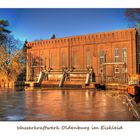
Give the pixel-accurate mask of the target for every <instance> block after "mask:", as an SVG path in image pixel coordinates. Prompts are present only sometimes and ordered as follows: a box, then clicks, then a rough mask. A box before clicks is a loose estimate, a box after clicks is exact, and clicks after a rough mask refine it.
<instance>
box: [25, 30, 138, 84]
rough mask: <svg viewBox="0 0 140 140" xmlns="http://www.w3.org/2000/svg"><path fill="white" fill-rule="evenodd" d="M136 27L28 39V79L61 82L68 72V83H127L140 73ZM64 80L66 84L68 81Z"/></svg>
mask: <svg viewBox="0 0 140 140" xmlns="http://www.w3.org/2000/svg"><path fill="white" fill-rule="evenodd" d="M138 38H139V36H138V33H137V30H136V29H135V28H129V29H126V30H116V31H111V32H102V33H95V34H85V35H79V36H70V37H64V38H52V39H48V40H38V41H33V42H28V43H27V44H26V46H27V69H26V81H37V79H38V77H39V73H40V72H41V71H44V72H46V73H47V76H44V77H43V82H45V81H46V82H57V81H58V82H59V81H60V79H61V78H62V75H63V73H64V72H66V73H67V76H66V78H65V83H66V84H67V83H69V84H70V83H71V84H76V83H83V84H84V83H85V82H86V80H87V74H88V73H91V75H89V81H91V82H96V83H108V82H120V83H125V82H127V79H128V76H129V75H131V74H135V73H139V71H140V62H139V47H138V46H139V42H138ZM65 83H64V84H65Z"/></svg>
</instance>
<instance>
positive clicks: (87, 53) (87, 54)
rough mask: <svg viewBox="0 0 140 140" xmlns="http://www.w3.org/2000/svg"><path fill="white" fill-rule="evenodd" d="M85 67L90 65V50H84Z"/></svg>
mask: <svg viewBox="0 0 140 140" xmlns="http://www.w3.org/2000/svg"><path fill="white" fill-rule="evenodd" d="M86 65H87V66H89V65H90V50H89V49H88V50H86Z"/></svg>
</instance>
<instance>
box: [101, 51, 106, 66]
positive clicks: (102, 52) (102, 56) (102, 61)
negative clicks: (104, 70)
mask: <svg viewBox="0 0 140 140" xmlns="http://www.w3.org/2000/svg"><path fill="white" fill-rule="evenodd" d="M104 62H105V54H104V50H103V49H101V50H100V64H103V63H104Z"/></svg>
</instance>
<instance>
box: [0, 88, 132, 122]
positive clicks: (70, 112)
mask: <svg viewBox="0 0 140 140" xmlns="http://www.w3.org/2000/svg"><path fill="white" fill-rule="evenodd" d="M112 93H113V94H117V91H115V92H114V91H96V90H73V89H72V90H47V89H40V88H39V89H22V90H19V89H18V90H16V89H0V120H4V121H11V120H12V121H20V120H82V121H83V120H135V118H134V117H133V115H132V113H131V112H130V111H129V109H128V107H127V106H126V105H125V104H123V102H122V101H121V100H120V99H119V98H118V97H116V96H110V95H112Z"/></svg>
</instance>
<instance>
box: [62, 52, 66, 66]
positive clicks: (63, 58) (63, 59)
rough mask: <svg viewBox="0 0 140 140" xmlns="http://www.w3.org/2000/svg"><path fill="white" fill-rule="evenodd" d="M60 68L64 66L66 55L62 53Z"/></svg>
mask: <svg viewBox="0 0 140 140" xmlns="http://www.w3.org/2000/svg"><path fill="white" fill-rule="evenodd" d="M62 66H66V54H65V53H64V52H62Z"/></svg>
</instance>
